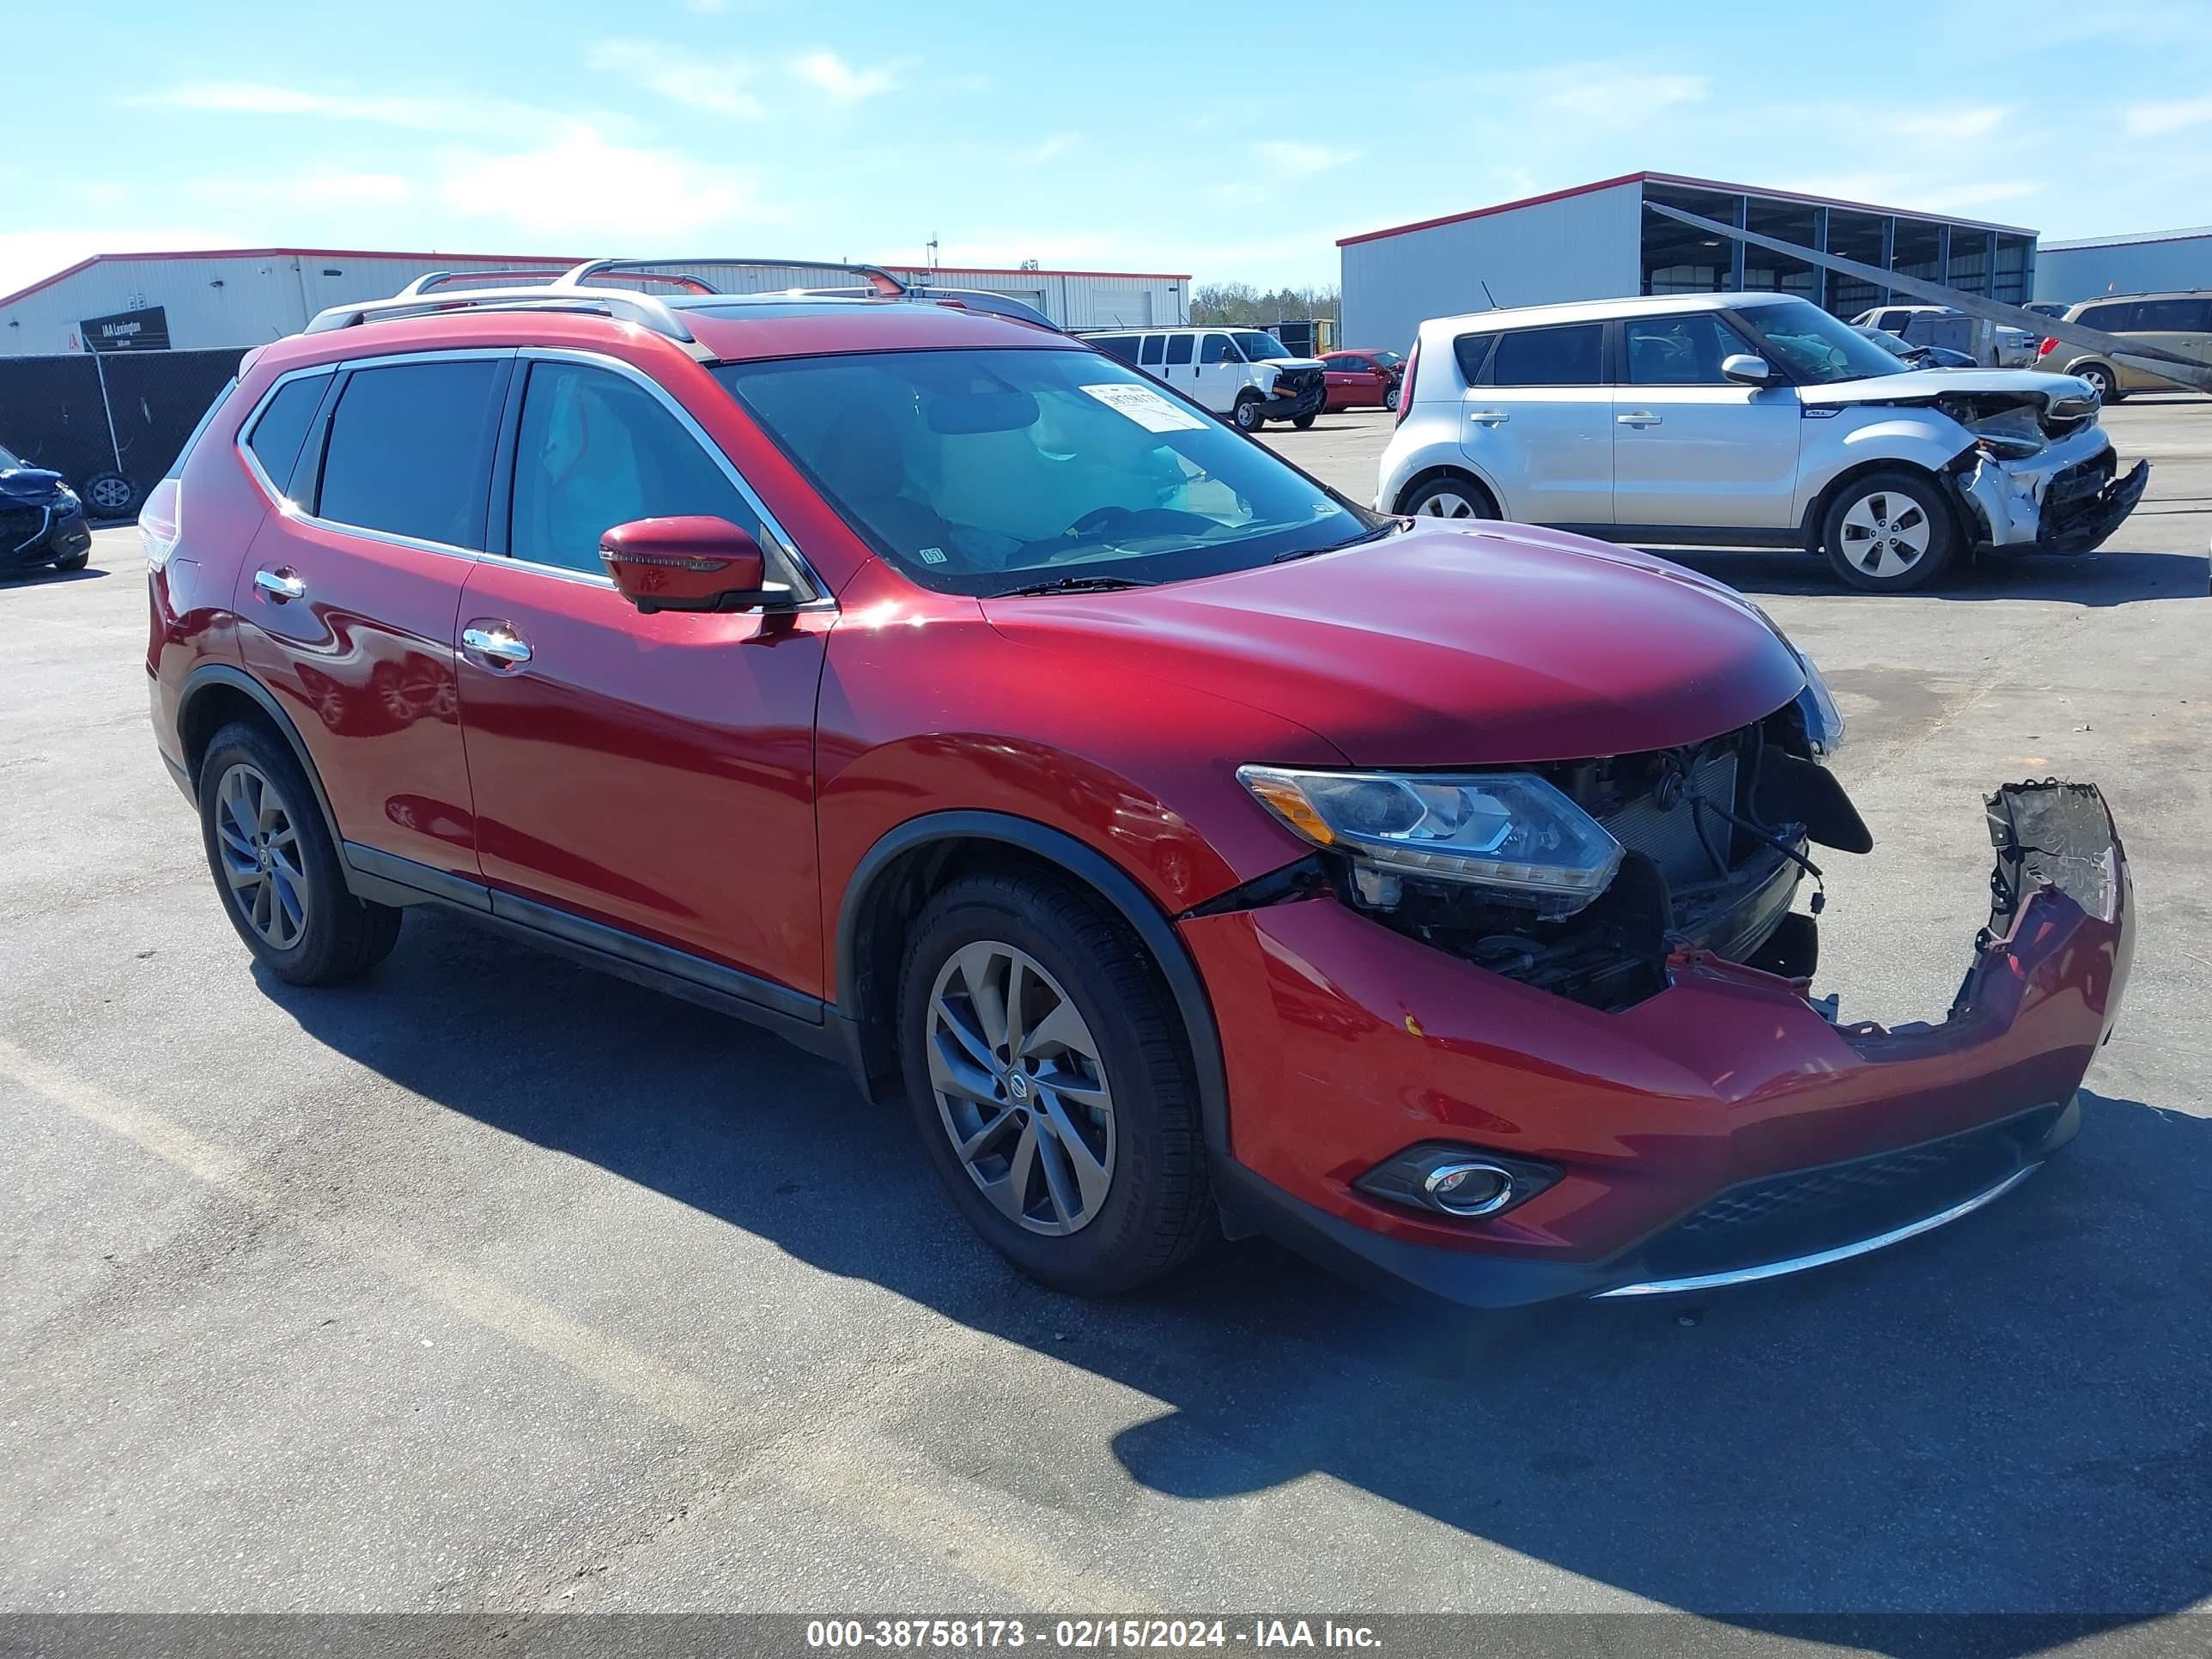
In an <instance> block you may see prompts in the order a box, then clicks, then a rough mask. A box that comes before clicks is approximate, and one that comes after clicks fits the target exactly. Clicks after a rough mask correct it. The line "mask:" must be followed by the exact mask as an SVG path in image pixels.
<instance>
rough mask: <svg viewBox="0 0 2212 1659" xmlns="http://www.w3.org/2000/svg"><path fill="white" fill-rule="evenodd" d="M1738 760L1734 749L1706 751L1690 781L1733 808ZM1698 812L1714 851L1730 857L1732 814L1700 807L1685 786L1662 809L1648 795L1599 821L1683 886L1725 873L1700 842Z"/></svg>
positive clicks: (1672, 883)
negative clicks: (1679, 795)
mask: <svg viewBox="0 0 2212 1659" xmlns="http://www.w3.org/2000/svg"><path fill="white" fill-rule="evenodd" d="M1735 763H1736V755H1735V750H1723V751H1722V752H1720V753H1718V754H1716V755H1711V756H1708V757H1706V758H1705V760H1703V761H1700V762H1699V763H1698V765H1697V766H1696V767H1695V768H1694V769H1692V771H1691V774H1690V784H1691V787H1692V789H1694V790H1695V791H1696V792H1697V793H1699V794H1701V795H1703V796H1705V799H1708V800H1710V801H1712V802H1714V803H1716V804H1717V805H1722V806H1725V807H1727V808H1729V810H1730V811H1734V810H1735ZM1700 817H1702V818H1703V819H1704V820H1705V839H1706V840H1707V841H1709V842H1711V843H1712V848H1713V851H1714V852H1716V853H1717V854H1720V855H1721V857H1722V858H1723V859H1725V858H1727V857H1728V855H1729V833H1730V832H1729V824H1728V820H1726V819H1725V818H1722V817H1716V816H1715V815H1714V814H1712V813H1711V812H1702V813H1701V812H1699V811H1698V810H1697V809H1696V808H1695V807H1693V806H1692V805H1690V799H1689V793H1688V792H1687V791H1685V792H1684V793H1683V796H1682V798H1681V799H1680V800H1678V801H1677V802H1675V804H1674V805H1673V806H1671V807H1667V808H1664V809H1662V808H1661V807H1660V805H1658V803H1657V802H1656V801H1655V800H1654V799H1652V798H1651V797H1650V795H1645V796H1644V797H1643V798H1642V799H1639V800H1633V801H1631V802H1630V803H1629V804H1628V805H1626V806H1624V807H1622V808H1621V809H1620V811H1617V812H1615V813H1613V815H1612V816H1611V817H1607V818H1604V819H1601V823H1604V825H1605V827H1606V829H1607V830H1609V831H1610V832H1611V833H1612V836H1613V839H1614V840H1615V841H1617V842H1620V844H1621V845H1622V846H1623V847H1625V848H1627V849H1628V850H1629V851H1630V852H1632V853H1641V854H1644V856H1645V857H1646V858H1649V859H1650V860H1651V861H1652V862H1653V863H1654V864H1656V865H1657V866H1659V869H1660V872H1661V873H1662V875H1664V876H1665V877H1666V878H1667V880H1668V884H1670V885H1672V886H1676V887H1683V886H1688V885H1690V884H1693V883H1697V882H1703V881H1711V880H1713V879H1714V878H1717V876H1719V875H1720V874H1721V873H1722V872H1720V871H1718V870H1716V869H1715V868H1714V867H1713V861H1712V860H1711V858H1710V857H1708V856H1707V855H1706V853H1705V848H1704V847H1703V846H1702V845H1700V844H1699V840H1698V820H1699V818H1700Z"/></svg>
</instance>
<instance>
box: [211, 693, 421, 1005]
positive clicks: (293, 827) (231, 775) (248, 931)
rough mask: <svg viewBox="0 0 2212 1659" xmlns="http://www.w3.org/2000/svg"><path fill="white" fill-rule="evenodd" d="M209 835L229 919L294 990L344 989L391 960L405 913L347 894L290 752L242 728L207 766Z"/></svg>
mask: <svg viewBox="0 0 2212 1659" xmlns="http://www.w3.org/2000/svg"><path fill="white" fill-rule="evenodd" d="M199 793H200V829H201V837H202V839H203V840H204V842H205V843H206V847H207V857H208V868H209V870H210V872H212V873H213V874H214V876H215V884H216V892H218V893H219V894H221V895H222V901H223V912H224V914H225V915H228V916H229V918H230V925H231V926H232V927H234V928H236V929H237V930H238V936H239V938H240V939H244V940H245V941H246V948H247V949H248V950H250V951H252V952H253V954H254V955H255V956H257V957H259V958H260V959H261V960H262V961H263V962H264V963H266V964H267V965H268V968H269V971H270V972H271V973H272V974H274V975H276V977H277V978H279V979H281V980H283V981H285V982H286V983H287V984H290V985H335V984H337V983H338V982H339V981H342V980H348V979H352V978H354V977H355V976H356V975H361V974H365V973H367V972H368V970H369V969H371V968H374V966H375V965H376V964H377V963H380V962H381V961H383V960H384V958H385V957H387V956H389V955H390V954H391V953H392V945H395V944H396V943H398V939H399V921H400V912H399V911H398V910H397V909H394V908H392V907H391V906H389V905H383V904H371V903H369V902H367V901H365V900H362V899H358V898H356V897H355V896H353V894H352V893H350V892H349V891H348V890H347V888H346V884H345V874H344V872H343V870H342V869H340V867H339V865H338V852H337V847H335V846H334V845H333V844H332V843H331V836H330V831H329V830H328V829H325V828H324V825H323V817H322V813H321V812H320V811H319V809H318V807H317V805H316V802H315V796H314V791H313V787H311V786H310V785H309V784H308V782H307V775H306V774H305V773H304V772H302V771H301V769H300V763H299V762H297V761H296V760H295V759H294V758H293V757H292V752H291V750H289V748H287V747H286V746H285V744H283V741H282V740H281V739H279V738H276V737H275V736H273V735H272V734H270V732H268V731H266V730H265V729H264V728H263V727H261V726H252V725H247V724H245V723H243V722H240V723H238V724H235V725H231V726H224V727H223V728H222V730H221V731H220V732H216V734H215V740H214V741H213V742H212V743H210V744H209V745H208V750H207V753H206V755H205V756H204V757H202V759H201V761H200V792H199Z"/></svg>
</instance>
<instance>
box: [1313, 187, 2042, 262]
mask: <svg viewBox="0 0 2212 1659" xmlns="http://www.w3.org/2000/svg"><path fill="white" fill-rule="evenodd" d="M1647 184H1648V185H1681V186H1683V187H1685V188H1686V189H1690V190H1711V191H1721V192H1723V193H1724V194H1727V195H1732V196H1763V197H1768V198H1769V199H1771V200H1774V201H1779V202H1803V203H1806V204H1809V205H1811V206H1814V207H1839V208H1848V209H1850V210H1851V211H1852V212H1854V213H1879V214H1883V215H1887V216H1892V217H1896V218H1903V219H1929V220H1935V221H1937V222H1941V223H1943V224H1951V225H1966V226H1968V227H1970V228H1972V229H1975V230H2001V231H2004V232H2006V233H2008V234H2011V235H2015V236H2033V235H2034V234H2036V233H2035V232H2034V231H2033V230H2030V229H2028V228H2027V227H2026V226H2025V225H1999V224H1992V223H1990V222H1987V221H1985V220H1981V219H1961V218H1960V217H1959V216H1957V215H1956V214H1951V213H1933V212H1929V211H1928V210H1925V209H1921V208H1891V207H1876V206H1875V205H1874V204H1871V203H1869V202H1846V201H1842V200H1839V199H1838V198H1837V197H1832V196H1808V195H1806V194H1805V193H1804V192H1803V191H1795V190H1769V189H1767V188H1765V186H1763V185H1731V184H1727V183H1724V182H1723V181H1722V180H1720V179H1693V178H1692V177H1690V176H1689V175H1687V174H1686V173H1622V174H1621V175H1620V177H1618V178H1615V179H1598V180H1597V181H1596V182H1595V183H1593V184H1587V185H1569V186H1568V187H1567V188H1566V189H1565V190H1553V191H1546V192H1545V193H1544V194H1543V195H1541V196H1524V197H1521V199H1520V200H1518V201H1515V202H1499V203H1498V204H1495V205H1494V206H1491V207H1479V208H1470V209H1469V210H1468V211H1466V212H1465V213H1447V214H1443V215H1441V216H1438V217H1437V218H1434V219H1417V220H1415V221H1414V222H1413V223H1412V224H1409V225H1392V226H1390V227H1389V228H1388V229H1386V230H1366V231H1362V232H1360V234H1358V235H1357V236H1340V237H1338V238H1337V239H1336V245H1337V246H1339V247H1350V246H1352V244H1353V243H1354V242H1375V241H1380V240H1382V239H1383V238H1384V237H1386V236H1403V235H1405V234H1407V232H1408V231H1415V230H1429V229H1432V228H1435V227H1436V226H1437V225H1455V224H1457V223H1459V222H1461V221H1462V220H1464V219H1486V218H1488V217H1489V216H1491V215H1492V214H1493V213H1511V212H1513V211H1514V210H1516V209H1517V208H1525V207H1536V206H1539V205H1541V204H1543V203H1546V202H1559V201H1564V200H1565V199H1566V198H1567V197H1570V196H1589V195H1591V194H1593V193H1595V191H1601V190H1611V189H1613V188H1614V187H1615V186H1616V185H1647Z"/></svg>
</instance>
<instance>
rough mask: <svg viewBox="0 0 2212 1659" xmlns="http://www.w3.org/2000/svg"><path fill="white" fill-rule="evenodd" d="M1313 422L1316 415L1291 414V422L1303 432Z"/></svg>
mask: <svg viewBox="0 0 2212 1659" xmlns="http://www.w3.org/2000/svg"><path fill="white" fill-rule="evenodd" d="M1313 423H1314V416H1311V415H1293V416H1291V425H1292V426H1294V427H1296V428H1297V429H1298V430H1299V431H1301V432H1304V430H1305V429H1306V428H1308V427H1310V426H1311V425H1312V424H1313Z"/></svg>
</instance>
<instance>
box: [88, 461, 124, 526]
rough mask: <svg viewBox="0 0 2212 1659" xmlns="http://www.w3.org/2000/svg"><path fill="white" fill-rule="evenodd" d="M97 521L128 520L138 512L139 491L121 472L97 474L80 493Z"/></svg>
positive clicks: (89, 479) (90, 478)
mask: <svg viewBox="0 0 2212 1659" xmlns="http://www.w3.org/2000/svg"><path fill="white" fill-rule="evenodd" d="M80 493H81V494H82V495H83V497H84V506H85V511H86V512H87V513H89V514H91V515H92V516H93V517H94V518H95V519H127V518H129V517H130V516H131V514H132V513H135V512H137V510H138V491H137V489H136V488H135V487H134V486H133V485H132V483H131V480H130V479H128V478H126V477H124V476H123V475H122V474H121V473H120V472H95V473H94V474H93V475H92V476H91V477H88V478H87V479H86V480H85V481H84V489H83V490H82V492H80Z"/></svg>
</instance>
